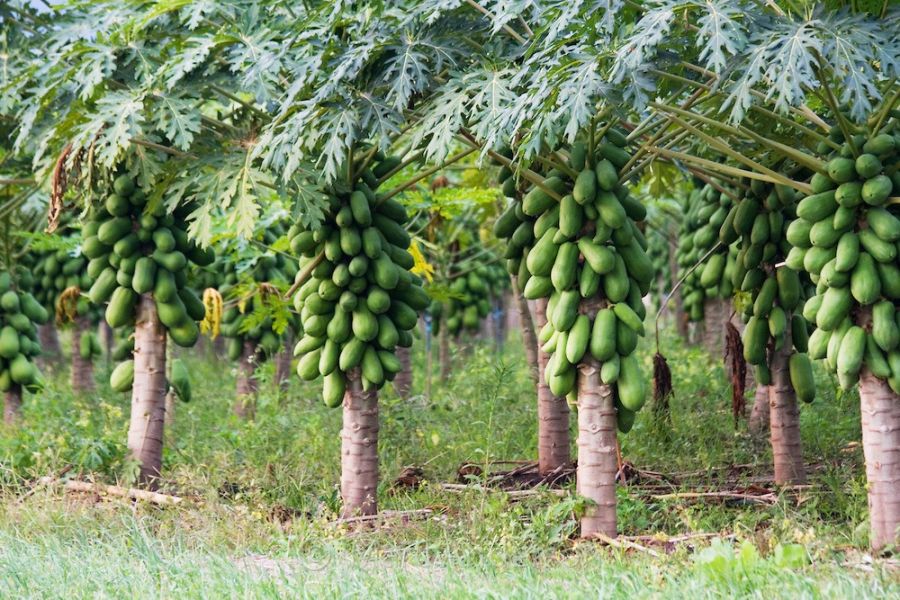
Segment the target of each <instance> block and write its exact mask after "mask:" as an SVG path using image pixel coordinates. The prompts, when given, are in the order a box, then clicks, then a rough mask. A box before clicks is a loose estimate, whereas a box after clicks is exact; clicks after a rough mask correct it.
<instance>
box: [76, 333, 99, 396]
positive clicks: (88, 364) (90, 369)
mask: <svg viewBox="0 0 900 600" xmlns="http://www.w3.org/2000/svg"><path fill="white" fill-rule="evenodd" d="M91 329H92V327H91V323H90V321H89V320H88V318H87V317H76V318H75V322H74V327H73V329H72V379H71V381H72V389H73V390H74V391H75V392H78V393H87V392H93V391H94V363H93V361H92V360H91V359H84V358H81V338H82V337H83V336H86V335H91Z"/></svg>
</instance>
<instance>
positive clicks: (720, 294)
mask: <svg viewBox="0 0 900 600" xmlns="http://www.w3.org/2000/svg"><path fill="white" fill-rule="evenodd" d="M684 208H685V212H684V219H683V220H682V223H681V235H680V236H679V237H678V240H679V242H678V249H677V251H676V260H677V262H678V269H679V272H678V277H679V279H681V278H682V277H683V278H684V283H683V284H682V292H681V293H682V298H684V301H683V303H684V311H685V313H686V314H687V316H688V319H689V320H691V321H702V320H703V315H704V307H705V304H706V301H707V300H710V299H713V298H730V297H731V294H732V292H733V288H732V278H731V277H730V276H729V275H730V274H731V273H732V272H733V270H734V267H735V260H736V258H737V257H736V252H735V251H734V249H733V248H731V246H730V244H727V243H726V244H723V245H722V247H721V248H719V249H718V250H717V251H715V252H713V254H712V255H710V256H709V258H708V259H707V262H706V264H705V265H704V266H703V268H702V269H695V270H694V271H692V272H691V273H690V274H687V271H688V270H689V269H690V268H691V267H693V266H694V265H695V264H697V263H698V262H699V261H700V259H702V258H703V257H704V256H706V254H707V253H708V252H709V251H710V250H712V248H713V246H715V245H716V244H717V243H718V242H719V231H720V230H721V229H722V227H723V225H724V224H725V223H726V220H727V218H728V215H729V213H730V212H731V211H732V210H734V208H735V202H734V200H733V199H732V197H731V195H729V194H728V193H723V192H721V191H720V190H718V189H716V188H715V187H713V186H712V185H710V184H706V185H703V186H701V187H695V188H694V189H693V190H691V193H690V194H689V195H688V197H687V200H686V206H685V207H684ZM686 274H687V275H686ZM685 275H686V276H685ZM723 275H724V276H723Z"/></svg>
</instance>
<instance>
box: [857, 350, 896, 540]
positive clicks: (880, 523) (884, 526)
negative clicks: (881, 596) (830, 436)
mask: <svg viewBox="0 0 900 600" xmlns="http://www.w3.org/2000/svg"><path fill="white" fill-rule="evenodd" d="M859 402H860V412H861V416H862V441H863V453H864V454H865V457H866V480H867V481H868V489H869V527H870V529H869V545H870V546H871V547H872V550H875V551H879V550H882V549H883V548H884V547H885V546H889V545H896V544H898V543H900V529H898V528H900V396H898V395H897V394H895V393H894V392H893V390H891V388H890V387H889V386H888V384H887V382H886V381H884V380H883V379H879V378H878V377H875V376H874V375H873V374H872V372H871V371H869V369H868V368H867V367H863V370H862V373H861V374H860V378H859Z"/></svg>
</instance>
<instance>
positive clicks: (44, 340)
mask: <svg viewBox="0 0 900 600" xmlns="http://www.w3.org/2000/svg"><path fill="white" fill-rule="evenodd" d="M38 341H39V342H40V344H41V357H40V362H41V367H42V368H45V369H47V368H51V367H52V366H53V364H54V363H55V362H56V361H58V360H59V357H60V355H61V354H62V349H61V348H60V346H59V334H58V333H57V331H56V325H55V324H54V323H53V321H52V320H51V321H50V322H49V323H47V324H46V325H41V326H40V327H38Z"/></svg>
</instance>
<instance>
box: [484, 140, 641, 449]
mask: <svg viewBox="0 0 900 600" xmlns="http://www.w3.org/2000/svg"><path fill="white" fill-rule="evenodd" d="M625 145H626V139H625V136H624V135H623V134H622V133H620V132H619V131H617V130H615V129H609V130H608V131H607V132H606V134H605V135H604V137H603V138H602V139H601V140H600V141H598V143H597V145H596V147H595V148H593V149H590V148H588V145H587V144H585V143H581V142H578V143H576V144H573V145H572V147H571V148H570V150H569V152H568V159H567V160H568V165H567V166H566V168H555V169H552V170H550V171H548V172H547V174H546V175H547V176H546V178H545V179H543V182H542V183H541V184H540V185H534V187H532V188H531V189H530V190H529V191H528V192H527V193H526V194H525V195H524V196H523V197H522V198H521V200H519V199H518V198H514V199H513V201H512V202H510V204H509V206H508V207H507V209H506V210H505V212H504V213H503V214H501V215H500V216H499V217H498V219H497V223H496V225H495V228H494V231H495V233H496V234H497V236H498V237H500V238H503V239H509V240H510V244H513V245H515V246H516V247H517V248H520V250H519V252H518V253H512V252H511V253H510V257H509V261H510V262H509V263H508V265H507V268H508V270H509V271H510V272H515V273H517V276H518V281H519V285H521V286H523V294H524V295H525V297H526V298H528V299H537V298H549V300H548V302H547V325H546V326H545V327H543V328H542V329H541V331H540V332H539V334H538V338H539V341H540V343H541V344H542V345H543V346H542V347H543V350H544V351H545V352H547V353H548V354H550V355H551V357H550V360H549V361H548V364H547V369H546V378H547V381H548V383H549V385H550V389H551V391H552V393H553V394H554V395H556V396H568V400H569V401H570V403H573V402H575V400H576V398H575V395H576V389H577V386H576V377H577V368H576V367H577V365H578V364H579V363H580V362H581V361H582V359H583V358H584V357H585V356H586V355H587V354H588V353H590V355H591V356H593V358H594V359H596V360H597V361H598V362H599V363H600V365H601V369H600V381H601V383H603V384H606V385H610V386H613V390H614V392H615V395H616V408H617V422H618V425H619V428H620V429H621V430H622V431H623V432H625V431H628V430H630V429H631V425H632V424H633V422H634V417H635V413H636V411H638V410H639V409H640V408H641V406H643V404H644V401H645V398H646V392H647V383H646V381H645V379H644V375H643V373H642V372H641V368H640V366H639V364H638V362H637V359H636V357H635V356H634V351H635V348H636V347H637V342H638V336H639V335H643V333H644V324H643V320H644V318H645V316H646V309H645V307H644V304H643V301H642V297H643V295H644V294H646V293H647V291H648V290H649V288H650V282H651V280H652V279H653V277H654V272H653V266H652V264H651V262H650V259H649V258H648V257H647V254H646V249H647V240H646V238H645V237H644V234H643V232H642V231H641V230H640V228H639V227H638V225H637V222H639V221H643V220H644V219H645V218H646V216H647V213H646V209H645V208H644V206H643V205H642V204H641V203H640V202H638V201H637V200H635V199H634V198H633V197H632V196H631V195H630V194H629V193H628V190H627V189H626V188H625V186H623V185H621V184H620V183H619V178H620V170H621V169H622V168H623V167H624V166H625V165H626V164H627V163H628V161H629V158H630V157H629V154H628V153H627V152H626V151H625V150H624V147H625ZM557 154H561V153H559V152H558V153H557ZM506 177H507V181H508V179H509V178H510V177H512V174H511V173H510V174H508V175H506ZM504 187H507V186H506V183H505V182H504ZM509 187H510V188H513V186H509ZM548 192H552V193H553V194H552V195H551V194H550V193H548ZM554 196H558V197H559V198H560V200H559V201H557V200H556V199H555V198H554ZM515 254H519V256H515Z"/></svg>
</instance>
